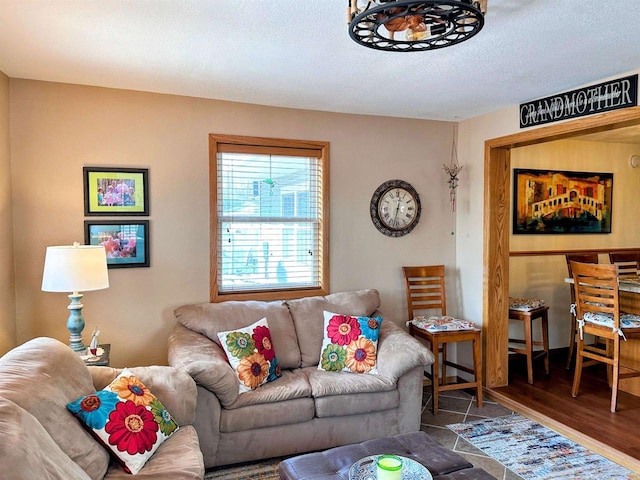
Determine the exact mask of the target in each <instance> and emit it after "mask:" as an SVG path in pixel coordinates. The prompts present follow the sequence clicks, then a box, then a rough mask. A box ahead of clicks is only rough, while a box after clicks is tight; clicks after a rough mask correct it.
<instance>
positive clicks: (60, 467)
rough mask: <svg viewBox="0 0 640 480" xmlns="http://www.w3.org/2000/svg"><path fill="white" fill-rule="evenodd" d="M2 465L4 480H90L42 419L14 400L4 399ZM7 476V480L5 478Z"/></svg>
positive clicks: (0, 427)
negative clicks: (48, 431)
mask: <svg viewBox="0 0 640 480" xmlns="http://www.w3.org/2000/svg"><path fill="white" fill-rule="evenodd" d="M0 465H2V472H3V473H2V474H0V477H2V478H11V479H15V480H23V479H24V480H31V479H40V478H47V479H51V480H68V479H70V478H73V479H77V480H89V479H90V477H89V476H88V475H87V474H86V472H85V471H84V470H82V468H80V466H79V465H78V464H76V463H75V462H74V461H73V460H71V458H69V456H68V455H67V454H66V453H64V452H63V451H62V450H61V449H60V447H59V446H58V445H57V444H56V442H55V441H54V440H53V439H52V438H51V436H50V435H49V434H48V433H47V431H46V430H45V429H44V427H43V426H42V425H41V424H40V422H38V420H37V419H36V418H35V417H34V416H33V415H31V414H30V413H29V412H27V411H26V410H24V409H23V408H21V407H19V406H18V405H16V404H15V403H13V402H12V401H11V400H7V399H6V398H2V397H0ZM4 475H6V477H5V476H4Z"/></svg>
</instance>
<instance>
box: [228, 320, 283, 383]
mask: <svg viewBox="0 0 640 480" xmlns="http://www.w3.org/2000/svg"><path fill="white" fill-rule="evenodd" d="M218 339H219V340H220V346H221V347H222V348H223V349H224V353H226V355H227V360H229V364H230V365H231V368H233V370H234V371H235V372H236V378H237V379H238V386H239V390H240V393H245V392H249V391H251V390H254V389H256V388H258V387H259V386H260V385H264V384H265V383H267V382H271V381H273V380H275V379H276V378H278V377H280V376H281V375H282V373H281V371H280V365H279V364H278V359H277V358H276V353H275V351H274V350H273V343H272V342H271V331H270V330H269V324H268V323H267V319H266V318H262V319H260V320H258V321H257V322H255V323H254V324H252V325H249V326H248V327H244V328H241V329H239V330H230V331H228V332H219V333H218Z"/></svg>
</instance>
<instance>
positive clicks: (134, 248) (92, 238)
mask: <svg viewBox="0 0 640 480" xmlns="http://www.w3.org/2000/svg"><path fill="white" fill-rule="evenodd" d="M84 243H85V244H86V245H104V247H105V250H106V252H107V268H131V267H148V266H149V265H150V259H149V254H150V250H149V220H136V221H128V220H104V221H95V222H94V221H92V220H85V222H84Z"/></svg>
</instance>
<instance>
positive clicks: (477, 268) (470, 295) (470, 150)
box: [456, 69, 640, 341]
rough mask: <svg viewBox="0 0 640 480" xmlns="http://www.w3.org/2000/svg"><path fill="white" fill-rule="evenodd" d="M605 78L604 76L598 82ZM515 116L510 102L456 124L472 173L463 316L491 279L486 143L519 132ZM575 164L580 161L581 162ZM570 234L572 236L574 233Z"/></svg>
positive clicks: (478, 312)
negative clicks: (486, 261)
mask: <svg viewBox="0 0 640 480" xmlns="http://www.w3.org/2000/svg"><path fill="white" fill-rule="evenodd" d="M636 73H640V69H639V70H635V71H632V72H628V73H623V74H620V75H616V78H618V77H622V76H625V75H632V74H636ZM604 80H607V79H602V80H599V81H604ZM594 83H597V82H594ZM518 116H519V110H518V106H517V105H513V106H510V107H507V108H504V109H502V110H498V111H496V112H492V113H489V114H487V115H482V116H479V117H475V118H471V119H468V120H464V121H462V122H460V124H459V127H458V157H459V159H460V163H461V164H462V165H464V168H465V170H466V171H467V172H472V175H473V181H471V182H464V181H461V182H460V188H459V193H458V197H459V199H460V205H461V208H460V209H459V210H458V217H457V227H458V236H457V243H456V265H457V268H458V271H459V275H460V279H461V291H460V295H459V297H458V299H459V301H460V302H461V306H460V311H461V312H462V315H463V316H465V317H469V318H474V319H476V318H482V291H483V286H484V284H485V282H486V283H487V284H490V282H491V281H492V279H491V278H485V272H484V269H483V263H482V260H483V254H484V252H483V232H484V228H485V225H484V161H485V142H486V141H487V140H490V139H493V138H498V137H502V136H505V135H510V134H513V133H518V132H520V131H521V130H520V128H519V118H518ZM577 163H578V164H580V161H579V160H578V161H577ZM614 181H615V180H614ZM614 223H615V220H614ZM614 228H617V227H615V226H614ZM572 237H573V239H575V236H572ZM567 295H568V293H567ZM554 302H555V300H554ZM567 341H568V338H567Z"/></svg>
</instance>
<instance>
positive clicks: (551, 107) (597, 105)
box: [520, 74, 638, 128]
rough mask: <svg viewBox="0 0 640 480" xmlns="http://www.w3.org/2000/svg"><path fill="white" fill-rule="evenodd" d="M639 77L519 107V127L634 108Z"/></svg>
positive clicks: (612, 81)
mask: <svg viewBox="0 0 640 480" xmlns="http://www.w3.org/2000/svg"><path fill="white" fill-rule="evenodd" d="M637 104H638V75H637V74H636V75H630V76H628V77H624V78H618V79H616V80H610V81H608V82H603V83H598V84H597V85H590V86H588V87H584V88H579V89H577V90H571V91H569V92H564V93H558V94H556V95H552V96H550V97H544V98H539V99H537V100H533V101H531V102H527V103H522V104H520V128H526V127H533V126H536V125H543V124H545V123H551V122H557V121H560V120H566V119H569V118H575V117H583V116H585V115H593V114H595V113H602V112H607V111H609V110H617V109H620V108H627V107H635V106H636V105H637Z"/></svg>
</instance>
